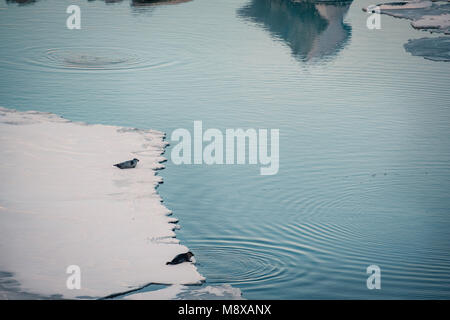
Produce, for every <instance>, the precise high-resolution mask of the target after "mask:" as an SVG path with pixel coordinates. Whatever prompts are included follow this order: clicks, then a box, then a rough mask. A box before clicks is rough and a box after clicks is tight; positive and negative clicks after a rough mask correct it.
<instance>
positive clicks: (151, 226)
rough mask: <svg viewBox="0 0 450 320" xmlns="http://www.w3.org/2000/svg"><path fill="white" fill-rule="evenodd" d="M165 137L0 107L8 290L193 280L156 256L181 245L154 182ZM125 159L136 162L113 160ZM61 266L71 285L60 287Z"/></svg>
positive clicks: (93, 290) (107, 288)
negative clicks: (126, 164)
mask: <svg viewBox="0 0 450 320" xmlns="http://www.w3.org/2000/svg"><path fill="white" fill-rule="evenodd" d="M165 145H166V143H165V142H164V134H163V133H161V132H157V131H151V130H149V131H143V130H136V129H125V128H119V127H115V126H106V125H86V124H82V123H75V122H70V121H68V120H65V119H62V118H60V117H58V116H56V115H53V114H48V113H39V112H18V111H14V110H9V109H4V108H0V148H1V150H2V151H1V153H0V161H1V163H2V165H1V166H0V181H1V183H0V207H1V209H0V240H1V241H0V255H1V257H2V258H1V260H0V271H1V272H3V273H5V274H7V275H8V279H10V280H8V283H13V284H14V288H15V290H14V292H12V294H13V295H16V294H17V292H25V293H28V294H32V295H39V296H40V297H55V296H58V297H61V298H77V297H83V298H99V297H105V296H108V295H111V294H114V293H119V292H125V291H129V290H132V289H138V288H141V287H144V286H145V285H147V284H149V283H164V284H198V283H201V282H202V281H203V280H204V278H203V277H202V276H201V275H200V274H199V273H198V272H197V269H196V268H195V266H194V265H193V264H190V263H183V264H180V265H175V266H166V264H165V263H166V262H167V261H170V260H171V259H172V258H173V257H174V256H176V255H177V254H179V253H182V252H186V251H187V250H188V249H187V248H186V247H184V246H182V245H180V244H179V243H178V241H177V239H175V238H174V237H175V233H174V231H173V229H174V224H173V222H176V219H174V218H171V217H170V211H169V210H168V209H167V208H165V207H164V206H163V205H162V203H161V198H160V196H159V195H158V194H157V193H156V190H155V188H156V187H157V185H158V184H159V183H161V181H162V180H161V178H160V177H159V176H157V175H156V173H155V170H156V169H159V168H161V167H162V164H161V163H160V162H161V161H163V160H164V158H163V157H162V156H161V154H162V153H163V151H164V147H165ZM132 158H138V159H140V162H139V164H138V166H137V167H136V168H135V169H132V170H120V169H117V168H115V167H113V166H112V165H113V164H114V163H117V162H120V161H123V160H127V159H132ZM170 222H172V223H170ZM70 265H77V266H79V267H80V269H81V288H80V289H72V290H70V289H68V288H67V286H66V281H67V278H68V277H69V276H70V275H68V274H67V273H66V270H67V267H68V266H70ZM11 281H12V282H11ZM3 287H5V286H3ZM2 296H3V297H4V298H8V291H7V290H6V291H3V292H2Z"/></svg>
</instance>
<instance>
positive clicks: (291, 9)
mask: <svg viewBox="0 0 450 320" xmlns="http://www.w3.org/2000/svg"><path fill="white" fill-rule="evenodd" d="M350 4H351V1H346V2H335V3H323V2H320V1H315V2H304V1H299V0H297V1H290V0H251V2H250V3H249V4H248V5H246V6H245V7H243V8H241V9H239V10H238V15H239V16H241V17H243V18H247V19H249V20H251V21H253V22H256V23H258V24H261V25H263V26H264V28H266V29H267V30H268V31H269V32H270V33H271V34H272V35H273V36H274V37H276V38H279V39H282V40H283V41H285V42H286V43H287V44H288V45H289V46H290V47H291V49H292V54H293V55H294V56H296V57H298V58H300V59H302V60H310V59H313V58H319V59H320V58H325V57H327V56H334V55H336V54H337V53H338V52H339V50H340V49H342V48H343V47H344V46H345V44H346V43H347V42H348V39H349V38H350V35H351V26H349V25H348V24H345V23H344V22H343V19H344V16H345V14H346V13H347V11H348V9H349V7H350Z"/></svg>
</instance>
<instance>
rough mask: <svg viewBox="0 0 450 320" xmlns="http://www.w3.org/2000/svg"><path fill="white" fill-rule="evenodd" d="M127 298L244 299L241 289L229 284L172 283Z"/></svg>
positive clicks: (126, 297)
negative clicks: (193, 284)
mask: <svg viewBox="0 0 450 320" xmlns="http://www.w3.org/2000/svg"><path fill="white" fill-rule="evenodd" d="M123 299H126V300H167V299H170V300H177V299H183V300H185V299H188V300H216V299H219V300H242V293H241V290H239V289H238V288H233V287H232V286H230V285H229V284H224V285H217V286H205V287H197V286H183V285H172V286H169V287H167V288H164V289H159V290H154V291H147V292H138V293H133V294H130V295H127V296H125V297H123Z"/></svg>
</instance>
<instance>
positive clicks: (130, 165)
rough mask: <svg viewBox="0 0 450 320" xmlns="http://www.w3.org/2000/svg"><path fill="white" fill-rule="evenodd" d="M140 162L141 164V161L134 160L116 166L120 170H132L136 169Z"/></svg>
mask: <svg viewBox="0 0 450 320" xmlns="http://www.w3.org/2000/svg"><path fill="white" fill-rule="evenodd" d="M138 162H139V159H136V158H134V159H133V160H128V161H124V162H121V163H116V164H115V165H114V166H115V167H117V168H119V169H132V168H134V167H136V165H137V163H138Z"/></svg>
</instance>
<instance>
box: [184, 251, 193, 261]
mask: <svg viewBox="0 0 450 320" xmlns="http://www.w3.org/2000/svg"><path fill="white" fill-rule="evenodd" d="M186 256H187V257H188V259H190V258H192V257H193V256H194V254H193V253H192V252H190V251H189V252H187V253H186Z"/></svg>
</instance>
